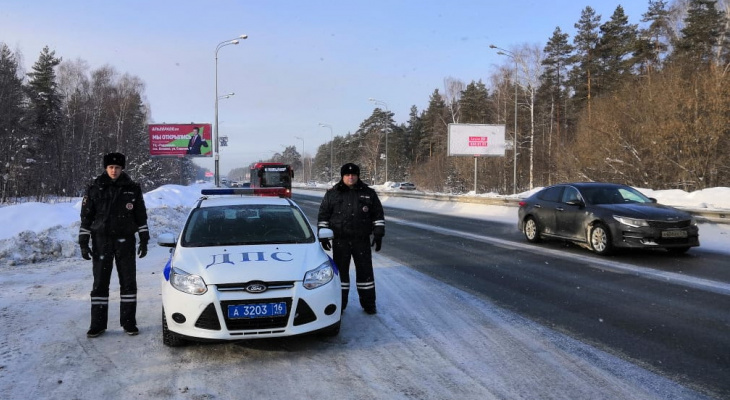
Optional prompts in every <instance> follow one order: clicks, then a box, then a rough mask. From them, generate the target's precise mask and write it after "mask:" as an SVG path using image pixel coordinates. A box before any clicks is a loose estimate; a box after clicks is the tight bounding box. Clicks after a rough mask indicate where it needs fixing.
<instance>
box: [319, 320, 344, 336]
mask: <svg viewBox="0 0 730 400" xmlns="http://www.w3.org/2000/svg"><path fill="white" fill-rule="evenodd" d="M341 323H342V321H338V322H337V323H336V324H334V325H331V326H328V327H327V328H326V329H323V330H322V331H321V333H320V335H321V336H323V337H334V336H337V335H338V334H339V333H340V324H341Z"/></svg>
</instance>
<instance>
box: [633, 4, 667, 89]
mask: <svg viewBox="0 0 730 400" xmlns="http://www.w3.org/2000/svg"><path fill="white" fill-rule="evenodd" d="M641 22H645V23H646V22H648V23H649V26H648V27H647V28H645V29H641V30H640V31H639V37H638V39H637V43H636V50H635V51H634V56H635V57H636V62H637V64H638V65H639V67H640V73H643V74H646V75H649V76H650V75H651V73H652V71H653V70H655V69H657V68H658V67H659V65H660V62H661V60H662V59H663V58H664V55H665V54H666V52H667V50H668V49H669V42H670V38H671V35H670V27H669V11H668V10H667V4H666V2H665V1H664V0H649V9H648V10H647V12H646V13H644V14H643V15H642V19H641Z"/></svg>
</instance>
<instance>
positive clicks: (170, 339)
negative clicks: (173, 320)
mask: <svg viewBox="0 0 730 400" xmlns="http://www.w3.org/2000/svg"><path fill="white" fill-rule="evenodd" d="M162 343H163V344H164V345H165V346H170V347H179V346H184V345H185V344H186V343H187V342H186V341H185V339H183V338H181V337H180V336H178V335H177V334H176V333H175V332H172V331H170V330H169V329H168V328H167V318H165V309H164V308H163V309H162Z"/></svg>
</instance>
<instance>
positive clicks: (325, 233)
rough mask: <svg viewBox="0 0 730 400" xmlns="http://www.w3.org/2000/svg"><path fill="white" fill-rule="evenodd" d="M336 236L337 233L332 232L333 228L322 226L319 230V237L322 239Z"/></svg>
mask: <svg viewBox="0 0 730 400" xmlns="http://www.w3.org/2000/svg"><path fill="white" fill-rule="evenodd" d="M334 237H335V233H334V232H332V229H329V228H322V229H320V230H319V238H320V239H332V238H334Z"/></svg>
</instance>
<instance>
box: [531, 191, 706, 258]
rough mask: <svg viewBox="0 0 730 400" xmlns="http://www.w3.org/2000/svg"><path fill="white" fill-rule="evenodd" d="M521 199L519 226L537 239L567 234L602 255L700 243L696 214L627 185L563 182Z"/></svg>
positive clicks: (677, 248)
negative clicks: (663, 203) (618, 251)
mask: <svg viewBox="0 0 730 400" xmlns="http://www.w3.org/2000/svg"><path fill="white" fill-rule="evenodd" d="M519 205H520V208H519V210H518V221H517V227H518V228H519V230H520V231H522V232H523V233H524V235H525V238H526V239H527V240H528V241H529V242H533V243H535V242H539V241H540V240H542V239H562V240H568V241H571V242H575V243H577V244H579V245H581V246H583V247H586V248H588V249H590V250H592V251H593V252H595V253H596V254H600V255H608V254H610V253H611V252H613V251H614V249H615V248H644V249H652V248H661V249H666V250H668V251H669V252H672V253H677V254H681V253H684V252H686V251H687V250H689V249H690V248H691V247H695V246H699V245H700V241H699V228H698V227H697V222H696V221H695V219H694V217H692V215H690V214H689V213H687V212H684V211H681V210H678V209H676V208H673V207H669V206H665V205H661V204H658V203H657V202H656V199H653V198H649V197H647V196H645V195H643V194H642V193H641V192H639V191H638V190H636V189H634V188H632V187H630V186H626V185H621V184H614V183H600V182H582V183H565V184H559V185H554V186H550V187H547V188H544V189H542V190H540V191H538V192H537V193H535V194H533V195H531V196H530V197H528V198H527V199H525V200H523V201H520V203H519Z"/></svg>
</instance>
